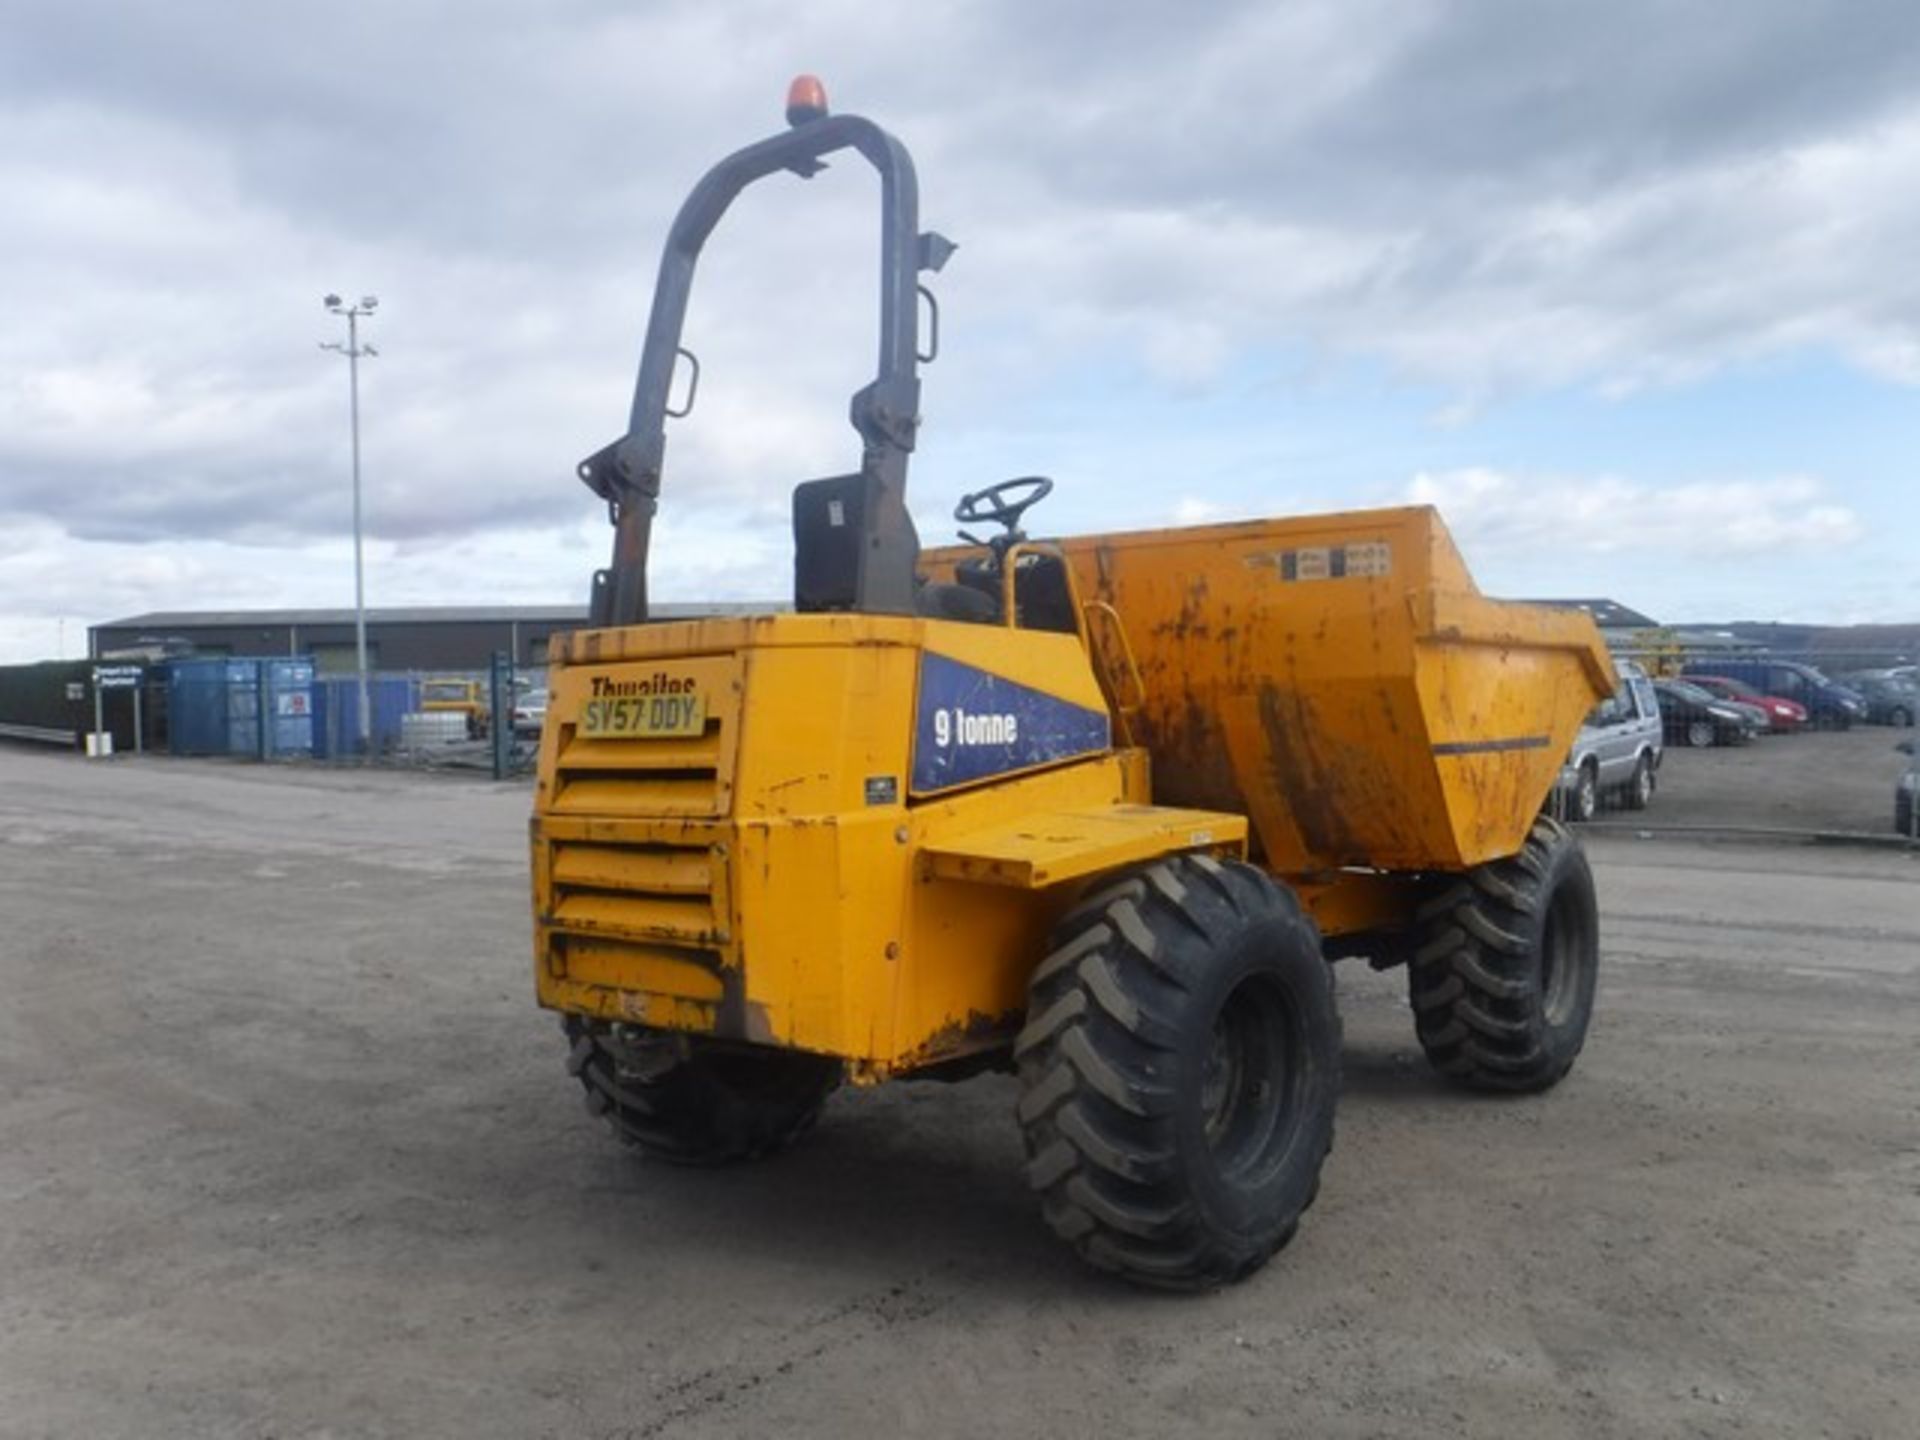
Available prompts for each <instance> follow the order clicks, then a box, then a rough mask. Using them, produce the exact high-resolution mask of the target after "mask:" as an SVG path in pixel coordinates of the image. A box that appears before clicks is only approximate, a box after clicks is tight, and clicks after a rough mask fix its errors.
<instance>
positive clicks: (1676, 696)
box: [1653, 680, 1753, 748]
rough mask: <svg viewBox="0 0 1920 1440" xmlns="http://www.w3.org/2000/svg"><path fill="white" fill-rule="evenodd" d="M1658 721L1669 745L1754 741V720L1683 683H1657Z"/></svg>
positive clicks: (1698, 688) (1732, 743)
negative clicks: (1658, 700)
mask: <svg viewBox="0 0 1920 1440" xmlns="http://www.w3.org/2000/svg"><path fill="white" fill-rule="evenodd" d="M1653 688H1654V692H1655V693H1656V694H1657V695H1659V697H1660V721H1661V725H1662V728H1663V731H1664V733H1665V736H1666V741H1667V744H1669V745H1691V746H1694V747H1696V748H1704V747H1705V746H1708V745H1744V744H1746V743H1747V741H1748V740H1750V739H1752V738H1753V730H1752V725H1753V717H1752V715H1751V714H1750V713H1748V712H1746V711H1742V710H1739V709H1736V708H1735V707H1734V706H1732V705H1729V704H1728V703H1727V702H1726V701H1724V700H1722V699H1720V698H1719V697H1718V696H1716V695H1712V694H1709V693H1708V692H1707V691H1705V690H1702V689H1701V688H1700V687H1699V686H1697V685H1690V684H1688V683H1687V682H1686V681H1685V680H1656V681H1654V682H1653Z"/></svg>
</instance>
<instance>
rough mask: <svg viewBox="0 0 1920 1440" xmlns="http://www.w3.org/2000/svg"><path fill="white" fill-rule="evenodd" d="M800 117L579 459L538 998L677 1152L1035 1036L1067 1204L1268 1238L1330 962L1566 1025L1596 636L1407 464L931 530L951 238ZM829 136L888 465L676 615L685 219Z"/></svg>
mask: <svg viewBox="0 0 1920 1440" xmlns="http://www.w3.org/2000/svg"><path fill="white" fill-rule="evenodd" d="M788 121H789V128H788V129H787V130H786V131H785V132H783V133H780V134H777V135H774V136H772V137H770V138H768V139H766V140H763V141H760V142H758V143H757V144H754V145H750V146H748V147H746V148H745V149H743V150H740V151H737V152H735V153H734V154H733V155H731V156H729V157H727V158H726V159H724V160H722V161H721V162H720V163H719V164H718V165H716V166H715V167H714V168H713V169H712V170H711V171H709V172H708V174H707V175H706V176H705V177H704V178H703V179H702V180H701V181H700V183H699V184H698V185H697V186H696V187H695V189H694V191H693V192H692V194H691V195H690V196H689V198H688V199H687V201H686V203H685V204H684V205H683V206H682V208H681V210H680V212H679V214H678V216H677V217H676V219H675V221H674V223H673V226H672V228H671V230H670V232H669V235H668V239H667V245H666V250H665V254H664V256H663V259H662V262H661V267H660V274H659V279H658V283H657V285H656V289H655V295H654V303H653V310H652V314H651V316H650V319H649V322H648V327H647V336H646V342H645V346H644V348H643V351H642V356H641V364H640V374H639V379H638V381H637V383H636V387H635V393H634V401H633V406H632V411H631V414H630V416H629V424H628V429H627V432H626V434H625V435H623V436H622V437H621V438H620V439H619V440H617V441H615V442H614V443H613V444H611V445H609V446H607V447H606V448H605V449H603V450H601V451H599V452H598V453H596V454H595V455H593V456H591V457H589V458H588V459H587V460H586V461H585V462H583V463H582V465H581V466H580V475H581V478H582V479H583V480H584V481H585V482H586V484H587V485H588V486H589V487H590V488H591V489H592V490H593V492H594V493H595V494H596V495H597V496H599V497H600V498H601V499H602V500H603V501H605V503H606V504H607V506H608V510H609V516H610V519H611V520H612V522H613V526H614V531H615V536H614V546H613V558H612V562H611V564H610V565H609V566H608V568H607V569H605V570H603V571H601V572H599V573H598V574H597V575H596V576H595V579H594V585H593V592H592V607H591V620H590V624H589V627H588V628H587V629H586V630H584V631H581V632H578V633H575V634H572V635H568V636H564V637H560V638H559V639H558V640H557V641H556V643H555V645H554V651H553V656H552V682H551V686H550V692H551V693H550V702H549V711H548V723H547V725H546V728H545V731H544V733H543V737H542V742H541V753H540V771H539V784H538V790H537V796H536V801H535V813H534V816H533V820H532V827H531V840H532V869H533V899H534V918H535V925H534V931H535V935H534V969H535V981H536V990H537V994H538V998H539V1001H540V1003H541V1004H542V1005H543V1006H546V1007H547V1008H549V1009H552V1010H555V1011H557V1012H559V1014H560V1015H561V1017H562V1024H563V1028H564V1030H565V1034H566V1041H567V1046H568V1051H567V1055H568V1058H567V1065H568V1069H569V1070H570V1071H571V1073H572V1074H573V1075H574V1076H575V1077H576V1079H577V1080H578V1082H579V1083H580V1085H581V1086H582V1087H583V1089H584V1093H585V1095H586V1100H587V1106H588V1109H589V1110H590V1111H592V1112H593V1113H594V1114H596V1115H599V1116H602V1117H604V1118H605V1119H606V1120H607V1121H608V1122H609V1123H610V1124H611V1126H612V1127H613V1129H614V1131H615V1133H616V1134H617V1135H619V1136H620V1137H621V1138H622V1139H624V1140H626V1141H628V1142H630V1143H632V1144H634V1145H636V1146H637V1147H639V1149H640V1150H642V1151H643V1152H644V1153H645V1154H646V1155H647V1156H649V1157H652V1158H656V1159H660V1160H665V1161H670V1162H675V1163H681V1164H694V1165H711V1164H720V1163H726V1162H731V1161H738V1160H749V1159H754V1158H757V1157H760V1156H763V1155H766V1154H769V1153H770V1152H772V1151H774V1150H777V1149H778V1148H779V1147H781V1146H782V1145H784V1144H786V1143H788V1142H790V1141H792V1140H794V1139H795V1138H797V1137H798V1136H799V1135H801V1134H802V1133H803V1132H804V1131H806V1130H807V1129H808V1128H809V1127H810V1126H812V1124H813V1123H814V1121H815V1120H816V1118H817V1117H818V1116H819V1114H820V1112H821V1108H822V1106H823V1104H824V1103H825V1102H826V1100H827V1098H828V1096H829V1095H830V1093H831V1092H832V1091H833V1090H834V1089H835V1088H836V1087H837V1086H839V1085H841V1084H843V1083H847V1082H851V1083H853V1084H856V1085H870V1084H877V1083H880V1082H882V1081H886V1080H890V1079H895V1078H931V1079H960V1078H964V1077H966V1076H968V1075H972V1074H976V1073H979V1072H980V1071H982V1070H988V1069H1002V1070H1010V1071H1012V1072H1014V1073H1015V1074H1016V1075H1017V1076H1018V1081H1019V1100H1018V1106H1017V1109H1018V1113H1017V1122H1018V1124H1019V1126H1020V1129H1021V1132H1022V1135H1023V1137H1024V1142H1025V1149H1026V1156H1027V1161H1026V1167H1027V1178H1028V1180H1029V1182H1030V1183H1031V1185H1032V1187H1033V1189H1034V1190H1035V1192H1036V1193H1037V1195H1038V1198H1039V1202H1040V1209H1041V1213H1042V1215H1043V1216H1044V1218H1045V1220H1046V1223H1047V1224H1048V1225H1049V1226H1051V1227H1052V1229H1053V1230H1054V1232H1055V1233H1056V1234H1058V1235H1059V1236H1060V1237H1061V1238H1062V1239H1063V1240H1065V1241H1066V1242H1067V1243H1068V1244H1069V1245H1071V1246H1072V1248H1073V1249H1074V1250H1075V1251H1076V1252H1077V1253H1078V1254H1080V1255H1081V1256H1082V1257H1084V1258H1085V1259H1086V1260H1087V1261H1089V1262H1091V1263H1092V1264H1094V1265H1095V1266H1098V1267H1100V1268H1103V1269H1106V1270H1110V1271H1113V1272H1116V1273H1118V1274H1120V1275H1122V1276H1124V1277H1126V1278H1128V1279H1130V1280H1134V1281H1138V1282H1140V1283H1144V1284H1149V1285H1156V1286H1164V1287H1170V1288H1176V1289H1194V1288H1204V1287H1209V1286H1214V1285H1219V1284H1223V1283H1227V1282H1231V1281H1235V1280H1238V1279H1240V1278H1242V1277H1244V1276H1246V1275H1247V1274H1249V1273H1251V1272H1252V1271H1254V1270H1257V1269H1258V1268H1259V1267H1260V1266H1261V1265H1262V1264H1264V1263H1265V1262H1266V1261H1267V1260H1268V1259H1269V1257H1271V1256H1272V1254H1273V1253H1274V1252H1275V1251H1276V1250H1277V1249H1279V1248H1280V1247H1281V1246H1283V1245H1284V1244H1286V1243H1287V1241H1288V1240H1289V1239H1290V1238H1291V1237H1292V1236H1293V1234H1294V1232H1295V1231H1296V1229H1297V1228H1298V1226H1299V1223H1300V1219H1301V1216H1302V1215H1303V1214H1304V1212H1305V1211H1306V1209H1307V1207H1308V1206H1309V1205H1310V1204H1311V1203H1312V1202H1313V1199H1314V1197H1315V1195H1316V1194H1317V1192H1318V1189H1319V1181H1320V1172H1321V1167H1322V1164H1323V1162H1324V1160H1325V1158H1326V1155H1327V1153H1328V1151H1329V1149H1330V1147H1331V1145H1332V1143H1333V1124H1334V1111H1335V1101H1336V1097H1337V1093H1338V1090H1339V1074H1340V1063H1341V1032H1340V1021H1339V1016H1338V1012H1337V1009H1336V1006H1335V1001H1334V989H1333V981H1332V968H1331V965H1330V964H1329V960H1330V959H1331V958H1333V957H1335V956H1348V955H1352V956H1365V957H1366V958H1367V959H1369V960H1370V961H1371V962H1372V963H1373V964H1375V965H1377V966H1381V967H1386V966H1391V965H1404V966H1405V967H1406V970H1407V974H1408V980H1409V992H1408V993H1409V999H1410V1003H1411V1006H1412V1010H1413V1014H1414V1021H1415V1030H1416V1033H1417V1035H1418V1037H1419V1040H1420V1043H1421V1045H1422V1046H1423V1047H1424V1049H1425V1051H1426V1053H1427V1055H1428V1057H1429V1059H1430V1060H1431V1061H1432V1063H1433V1065H1434V1066H1435V1067H1436V1068H1437V1069H1438V1070H1439V1071H1440V1072H1441V1073H1442V1074H1444V1075H1446V1076H1448V1077H1450V1078H1451V1079H1454V1080H1457V1081H1459V1082H1461V1083H1464V1084H1468V1085H1472V1086H1476V1087H1481V1088H1489V1089H1497V1090H1515V1091H1527V1090H1539V1089H1544V1088H1546V1087H1547V1086H1550V1085H1552V1084H1554V1083H1556V1082H1557V1081H1558V1080H1560V1079H1561V1078H1562V1077H1563V1076H1564V1075H1565V1074H1566V1073H1567V1071H1568V1069H1569V1067H1570V1066H1571V1065H1572V1064H1573V1062H1574V1058H1575V1056H1576V1055H1577V1054H1578V1053H1579V1050H1580V1048H1581V1045H1582V1043H1583V1041H1584V1039H1585V1036H1586V1032H1587V1027H1588V1022H1589V1019H1590V1017H1591V1013H1592V1008H1593V995H1594V982H1595V977H1596V974H1597V966H1598V957H1599V940H1598V927H1597V919H1596V916H1597V905H1596V900H1595V894H1594V888H1593V880H1592V876H1591V873H1590V872H1589V870H1588V868H1587V864H1586V860H1585V858H1584V856H1583V854H1582V853H1581V850H1580V847H1579V844H1578V842H1577V841H1576V840H1575V839H1574V837H1573V836H1572V834H1571V833H1570V832H1569V831H1567V830H1566V829H1565V828H1563V827H1562V826H1560V825H1558V824H1556V823H1555V822H1553V821H1552V820H1550V819H1545V818H1540V811H1541V807H1542V804H1543V802H1544V801H1545V800H1546V798H1547V796H1548V793H1549V791H1550V789H1551V786H1552V784H1553V781H1554V779H1555V776H1556V775H1557V772H1558V769H1559V764H1560V759H1561V757H1562V756H1563V755H1564V754H1565V753H1566V751H1567V748H1568V746H1569V744H1570V743H1571V741H1572V738H1573V734H1574V731H1575V730H1576V729H1577V727H1578V725H1579V722H1580V718H1581V716H1582V715H1583V714H1584V713H1585V712H1586V711H1587V709H1588V708H1589V707H1590V705H1591V704H1592V703H1593V702H1594V700H1595V699H1597V698H1598V697H1600V696H1602V695H1604V694H1606V693H1610V691H1611V689H1612V684H1613V673H1612V669H1611V666H1610V664H1609V662H1608V660H1607V657H1606V651H1605V649H1604V647H1603V645H1602V644H1601V642H1600V639H1599V636H1598V633H1597V631H1595V630H1594V628H1593V625H1592V622H1591V621H1590V620H1589V619H1588V618H1587V617H1585V616H1583V615H1574V614H1567V613H1558V612H1548V611H1543V610H1537V609H1533V608H1529V607H1525V606H1518V605H1510V604H1502V603H1500V602H1495V601H1491V600H1488V599H1486V598H1484V597H1482V596H1481V595H1480V594H1479V593H1478V591H1477V590H1476V589H1475V588H1474V586H1473V583H1472V580H1471V577H1470V576H1469V575H1468V574H1467V571H1466V568H1465V565H1464V564H1463V563H1462V561H1461V560H1460V557H1459V555H1458V553H1457V552H1456V551H1455V550H1454V548H1453V545H1452V543H1451V541H1450V539H1449V538H1448V536H1447V533H1446V530H1445V527H1444V526H1443V525H1442V524H1441V523H1440V521H1439V519H1438V517H1437V516H1436V515H1435V514H1434V513H1433V512H1432V511H1431V510H1427V509H1424V508H1419V507H1415V508H1409V509H1401V510H1384V511H1370V512H1354V513H1349V514H1344V515H1332V516H1318V517H1310V518H1299V519H1288V520H1262V521H1251V522H1246V523H1244V524H1238V525H1222V526H1206V527H1195V528H1187V529H1176V530H1162V531H1149V532H1135V533H1130V534H1114V535H1094V536H1074V537H1067V538H1063V539H1058V540H1033V539H1029V538H1028V536H1027V534H1026V532H1025V529H1024V524H1025V518H1026V515H1027V512H1028V511H1029V510H1030V508H1031V507H1032V506H1033V505H1034V504H1035V503H1037V502H1038V501H1040V500H1041V499H1043V498H1044V497H1045V495H1046V493H1047V492H1048V491H1049V490H1050V489H1051V488H1052V482H1051V481H1049V480H1046V479H1044V478H1042V477H1038V476H1023V477H1020V478H1019V479H1017V480H1011V481H1002V482H999V483H998V484H995V485H990V486H988V487H986V488H984V489H982V490H979V491H976V492H974V493H972V494H970V495H968V496H966V497H964V498H963V499H962V500H961V502H960V504H959V506H958V508H957V511H956V516H957V518H958V520H959V522H960V523H961V524H962V525H968V526H973V527H975V528H985V527H990V526H992V527H998V528H997V530H996V531H995V533H992V534H989V535H985V536H981V535H976V534H973V533H971V532H969V531H964V530H963V531H962V532H961V535H962V540H963V542H964V543H962V544H959V545H956V546H951V547H947V548H944V549H933V550H925V549H922V547H921V546H920V543H919V540H918V536H917V534H916V532H915V528H914V524H913V520H912V518H911V517H910V515H909V514H908V511H907V508H906V503H905V485H906V473H907V464H908V460H909V457H910V455H911V453H912V451H913V449H914V446H915V443H916V438H917V433H918V427H919V418H920V406H919V388H920V382H919V377H918V366H919V365H920V364H922V363H924V362H926V361H928V360H930V359H932V358H933V357H934V355H935V354H937V351H938V348H939V347H938V329H939V326H938V315H939V312H938V308H937V306H936V305H935V304H934V302H933V298H932V295H931V293H930V292H929V291H928V290H927V289H926V288H925V286H924V284H923V282H922V280H921V276H922V275H923V274H926V273H929V272H936V271H938V270H939V269H940V268H941V267H942V266H943V265H944V264H945V263H946V261H947V259H948V258H949V256H950V255H951V254H952V253H953V250H954V248H955V247H954V246H953V245H952V244H951V242H949V241H947V240H945V239H944V238H943V237H941V236H939V235H937V234H935V233H933V232H931V231H925V232H923V231H922V230H921V229H920V227H919V217H918V191H917V182H916V179H915V175H914V170H913V165H912V161H911V159H910V158H909V157H908V155H907V152H906V150H905V148H904V147H903V146H901V145H900V143H899V142H898V141H897V140H895V139H894V138H893V137H892V136H890V135H888V134H887V133H886V132H885V131H883V130H881V129H880V128H879V127H878V126H876V125H874V124H873V123H872V122H871V121H868V120H865V119H862V118H860V117H858V116H846V115H842V116H833V115H830V114H829V113H828V112H827V108H826V103H825V96H824V93H823V92H822V91H821V89H820V87H819V85H818V82H816V81H812V80H811V79H810V78H808V77H802V79H801V80H800V81H797V82H795V87H794V90H793V91H792V93H791V95H790V97H789V106H788ZM845 150H852V151H854V152H856V153H858V154H859V155H860V156H861V157H862V158H864V159H865V160H866V161H867V162H869V163H870V164H871V165H872V166H873V168H874V169H875V171H876V172H877V174H878V177H879V181H880V190H881V212H882V226H881V297H880V330H881V335H880V346H879V357H878V366H877V371H876V374H875V377H874V379H873V381H872V382H871V383H870V384H868V385H866V386H865V387H863V388H862V389H861V390H860V391H859V392H857V393H856V394H855V395H854V397H853V400H852V405H851V411H850V418H851V420H852V423H853V427H854V429H855V431H856V432H857V433H858V435H859V437H860V440H861V455H860V463H859V467H858V469H857V470H854V471H852V472H850V473H847V474H844V475H837V476H829V477H826V478H823V479H817V480H810V481H806V482H803V483H801V484H800V485H798V486H797V488H796V489H795V491H794V497H793V527H794V541H795V572H794V605H793V610H792V612H790V613H789V612H782V613H770V614H765V615H754V616H744V617H743V616H727V617H713V618H706V619H694V620H685V619H676V620H655V619H653V618H652V617H651V616H650V613H649V606H648V585H647V563H648V555H649V548H650V540H651V527H652V520H653V516H654V514H655V511H656V508H657V503H658V497H659V495H660V488H661V486H660V482H661V476H662V471H663V467H664V462H665V453H666V430H665V427H666V421H667V419H668V418H670V417H672V416H677V415H680V414H684V413H685V412H686V410H688V409H689V408H691V405H692V401H693V397H694V393H695V392H696V391H697V385H698V374H699V371H698V362H697V361H696V360H694V359H693V358H692V356H691V352H689V351H688V350H687V349H686V348H685V347H684V345H683V343H682V330H683V326H684V320H685V312H686V307H687V301H688V296H689V293H690V287H691V282H692V278H693V273H694V268H695V262H696V261H697V258H698V256H699V253H700V250H701V248H702V246H703V245H704V243H705V241H706V238H707V236H708V235H709V233H710V232H711V231H712V229H713V227H714V226H715V224H717V222H718V221H719V219H720V218H721V217H722V215H723V214H724V213H725V212H726V210H727V207H728V206H729V204H730V203H731V202H732V200H733V199H734V197H735V196H736V195H738V193H739V192H740V191H741V190H742V189H743V188H744V187H745V186H746V185H748V184H750V183H753V182H755V181H757V180H760V179H763V178H765V177H767V176H770V175H775V174H778V173H782V172H790V173H793V174H797V175H800V176H802V177H807V176H810V175H812V174H814V173H816V172H817V171H818V170H819V169H821V168H822V167H823V165H824V164H825V157H826V156H828V155H832V154H836V153H838V152H841V151H845ZM923 314H925V315H926V316H927V317H928V318H929V320H930V325H929V327H928V334H927V336H926V339H925V348H924V349H923V344H922V335H921V317H922V315H923ZM683 359H684V360H685V362H686V363H685V364H684V365H681V364H680V362H681V361H682V360H683ZM677 370H684V371H685V373H686V377H687V378H686V390H685V393H684V395H683V397H682V399H681V400H680V402H679V403H678V404H677V405H676V404H675V403H674V401H673V397H672V394H671V392H672V391H673V389H674V382H675V376H676V371H677Z"/></svg>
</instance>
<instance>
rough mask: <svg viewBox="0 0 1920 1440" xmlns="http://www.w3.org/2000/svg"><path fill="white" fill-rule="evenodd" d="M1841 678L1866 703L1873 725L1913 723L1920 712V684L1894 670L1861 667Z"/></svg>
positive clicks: (1869, 720) (1868, 716)
mask: <svg viewBox="0 0 1920 1440" xmlns="http://www.w3.org/2000/svg"><path fill="white" fill-rule="evenodd" d="M1840 681H1841V683H1842V684H1844V685H1845V686H1846V687H1847V688H1848V689H1849V690H1851V691H1853V692H1854V694H1856V695H1858V696H1859V697H1860V698H1861V699H1862V700H1864V701H1865V702H1866V705H1867V716H1866V718H1867V720H1868V722H1869V723H1871V724H1874V725H1911V724H1913V721H1914V717H1915V716H1916V715H1920V686H1916V685H1915V684H1914V683H1913V682H1912V681H1910V680H1908V679H1906V678H1905V677H1904V676H1902V675H1898V674H1896V673H1894V672H1893V671H1891V670H1862V671H1858V672H1856V673H1855V674H1852V675H1842V676H1841V677H1840Z"/></svg>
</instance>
